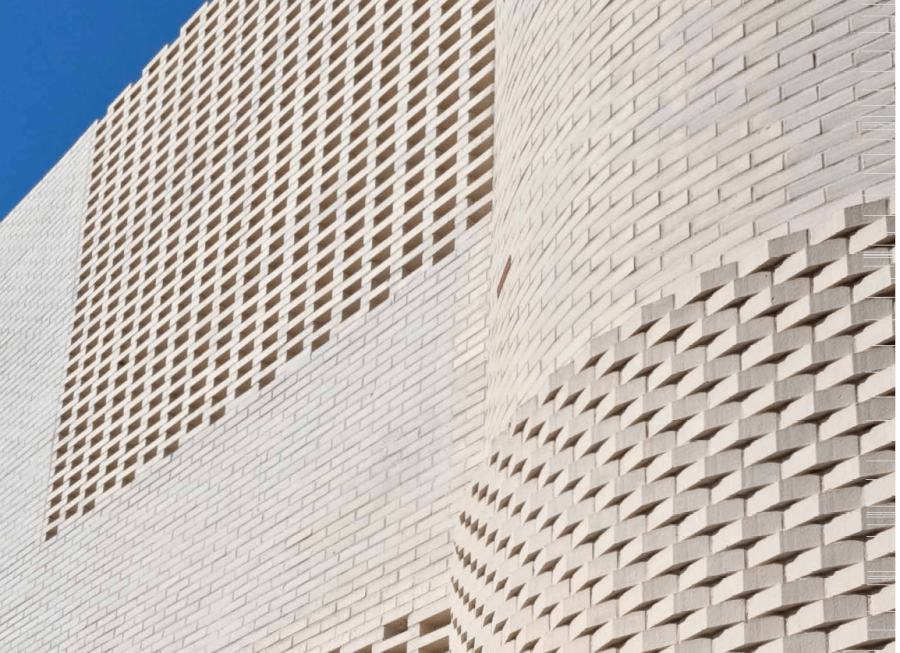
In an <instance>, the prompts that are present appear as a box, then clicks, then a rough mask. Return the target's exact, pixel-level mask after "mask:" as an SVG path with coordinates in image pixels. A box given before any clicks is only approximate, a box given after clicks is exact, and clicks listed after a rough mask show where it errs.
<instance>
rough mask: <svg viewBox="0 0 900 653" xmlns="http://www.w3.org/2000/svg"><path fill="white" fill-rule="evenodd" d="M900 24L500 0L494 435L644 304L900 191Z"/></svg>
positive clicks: (826, 14) (814, 5)
mask: <svg viewBox="0 0 900 653" xmlns="http://www.w3.org/2000/svg"><path fill="white" fill-rule="evenodd" d="M893 16H894V5H893V4H892V3H887V2H881V3H879V2H874V3H863V2H856V1H850V0H847V1H844V2H840V1H838V0H822V1H799V2H795V1H790V2H772V1H771V0H745V1H742V0H725V1H721V2H720V1H716V2H711V1H709V0H707V1H700V2H697V1H686V2H681V1H669V0H666V1H664V2H658V1H656V0H630V1H626V2H597V1H588V0H580V1H573V0H549V1H545V2H520V1H518V0H499V1H498V2H497V20H496V47H497V100H496V120H495V122H496V131H497V147H496V149H495V154H496V164H495V172H494V177H495V187H496V189H497V190H496V213H495V217H494V220H493V228H494V248H495V252H496V254H495V257H494V258H493V261H492V276H493V279H494V283H495V284H496V283H497V282H498V281H499V279H500V277H501V275H502V269H503V265H504V263H505V262H506V260H507V256H509V255H511V256H512V258H513V260H514V261H515V266H514V269H513V271H512V272H511V273H510V275H509V278H508V279H507V280H506V282H505V284H504V290H503V293H502V295H501V296H500V297H499V298H498V299H497V300H496V301H495V302H494V305H493V306H492V318H491V321H492V327H491V329H492V338H491V341H490V366H491V383H490V390H489V398H488V401H489V412H490V414H489V430H490V433H489V435H493V434H495V433H497V432H500V431H502V430H504V429H506V428H507V427H508V426H509V420H510V418H511V416H512V410H513V409H514V408H515V406H517V405H518V404H519V402H521V401H523V400H524V399H525V398H526V397H527V396H530V394H531V393H532V392H533V391H534V387H535V385H536V384H537V383H538V382H539V380H540V379H541V378H544V377H546V375H547V374H549V373H551V372H553V371H554V370H556V369H558V368H559V367H561V366H562V365H564V364H566V362H567V361H568V360H570V359H571V357H572V355H573V354H574V352H575V351H577V350H578V349H579V348H580V347H582V346H584V345H585V344H586V343H587V341H588V339H590V338H591V337H593V336H597V335H599V334H600V333H603V332H605V331H606V330H607V329H608V328H609V327H610V326H616V325H618V324H619V323H620V322H621V320H622V319H624V316H625V315H627V314H629V312H630V311H631V310H632V309H633V307H635V306H641V305H644V304H646V303H649V302H653V301H655V300H658V299H660V298H661V297H663V296H664V295H667V294H671V293H673V292H675V290H676V289H677V287H678V285H679V284H680V283H681V282H682V281H685V282H688V283H689V282H691V281H692V280H693V279H695V278H696V277H697V276H698V275H699V274H700V273H702V272H703V271H705V270H707V269H710V268H715V267H718V266H719V265H722V264H725V263H729V262H732V261H737V260H739V259H740V258H741V256H743V255H744V253H745V252H747V251H749V250H750V249H752V248H753V247H755V246H756V245H757V244H759V243H761V242H765V240H768V239H770V238H772V237H775V236H781V235H784V234H787V233H793V232H794V231H797V230H802V229H805V228H807V227H810V226H812V225H815V224H817V223H820V222H822V221H823V220H826V219H828V218H829V217H830V216H831V215H832V214H833V213H834V212H835V211H836V210H838V211H839V210H840V209H841V208H844V207H846V206H850V205H852V204H859V203H862V202H864V201H867V200H870V199H877V198H879V197H883V196H885V195H887V194H892V193H893V192H894V191H893V185H894V175H893V171H894V142H893V116H894V62H893V56H894V55H893V34H892V33H891V32H892V31H893V25H894V17H893Z"/></svg>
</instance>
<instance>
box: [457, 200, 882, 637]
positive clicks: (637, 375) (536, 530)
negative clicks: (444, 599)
mask: <svg viewBox="0 0 900 653" xmlns="http://www.w3.org/2000/svg"><path fill="white" fill-rule="evenodd" d="M888 213H889V210H888V203H887V202H886V201H879V202H874V203H870V204H866V205H862V207H854V208H852V209H848V210H847V211H846V213H845V215H844V216H841V218H840V219H835V220H832V221H830V222H828V223H827V224H823V225H822V226H821V228H819V229H817V230H814V231H812V232H811V233H808V232H798V233H796V234H791V235H788V236H784V237H781V238H778V239H774V240H771V241H770V242H769V243H768V245H767V247H765V248H764V249H761V250H759V251H758V252H757V253H756V254H755V255H752V256H748V257H746V258H744V259H742V260H741V261H740V263H739V264H732V265H728V266H725V267H722V268H719V269H716V270H713V271H710V272H707V273H705V274H703V276H702V277H701V278H699V282H698V284H696V285H694V286H693V287H691V288H689V289H688V290H687V291H685V292H684V293H683V295H681V296H679V297H676V298H672V297H668V298H666V299H663V300H661V301H658V302H656V303H654V304H651V305H648V306H645V307H644V308H643V309H641V310H640V312H638V313H637V314H636V315H635V316H634V319H632V320H630V321H629V322H627V323H626V324H625V325H623V326H622V327H619V328H618V329H616V330H614V331H611V332H609V333H607V334H606V335H604V336H601V337H599V338H597V339H595V340H593V341H592V342H591V344H590V347H589V349H588V350H587V351H584V352H582V353H581V355H580V356H578V357H576V358H575V360H574V361H573V363H572V364H571V365H569V366H568V367H566V368H564V369H561V370H559V371H558V373H556V374H554V375H553V376H552V377H550V378H549V379H548V381H547V383H546V387H545V388H543V389H542V390H541V392H540V393H539V394H538V396H537V397H535V398H534V399H532V400H531V401H529V402H527V403H526V404H524V405H523V406H522V407H521V408H520V410H519V411H518V414H517V415H516V417H515V420H514V423H513V425H512V427H511V431H510V432H509V433H507V434H505V435H503V436H501V437H498V438H497V439H496V440H495V441H494V442H492V444H491V450H490V452H489V457H488V459H487V462H486V463H485V465H484V467H483V469H482V470H481V471H480V472H479V473H478V474H477V475H476V477H475V478H476V479H477V480H476V481H475V482H474V484H473V485H472V487H471V493H470V494H469V495H468V496H467V499H466V505H465V509H464V511H463V512H462V513H461V515H460V526H459V527H458V529H457V535H456V548H457V559H456V561H455V563H454V565H455V566H454V571H453V581H452V582H453V585H454V590H455V595H454V601H455V602H454V603H453V605H452V608H453V616H454V627H455V638H456V639H457V642H458V644H459V645H460V648H459V650H463V649H468V650H474V651H475V652H476V653H478V652H480V653H502V652H506V651H536V652H537V651H540V652H544V653H551V652H553V651H557V652H559V653H562V652H563V651H565V652H567V653H570V652H575V651H578V652H588V651H590V652H594V651H604V650H616V651H621V652H629V653H630V652H641V653H649V652H651V651H661V650H665V651H690V652H692V653H693V652H701V653H713V652H714V653H726V652H728V651H756V652H757V653H764V652H765V653H768V652H770V651H779V652H782V651H783V652H797V653H800V652H806V651H823V652H826V651H843V650H845V649H862V648H866V649H869V650H878V649H883V648H884V647H885V646H886V645H889V644H888V643H889V642H892V641H893V612H892V611H893V602H894V587H893V584H892V583H893V569H894V557H893V556H894V530H893V526H894V500H895V497H894V346H893V345H894V325H893V317H892V316H893V304H894V278H893V274H894V258H893V256H894V254H893V251H894V250H893V247H894V218H893V217H892V216H887V215H886V214H888ZM454 650H457V649H456V648H455V647H454ZM890 650H893V649H892V648H891V649H890Z"/></svg>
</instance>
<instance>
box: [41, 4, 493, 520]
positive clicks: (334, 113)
mask: <svg viewBox="0 0 900 653" xmlns="http://www.w3.org/2000/svg"><path fill="white" fill-rule="evenodd" d="M493 60H494V54H493V9H492V4H491V3H490V2H489V1H487V0H481V1H480V2H464V1H462V0H447V1H446V2H443V3H442V4H437V3H433V2H427V1H425V0H417V1H415V2H403V1H401V0H354V1H352V2H351V1H342V0H313V1H311V2H302V3H300V2H286V1H284V0H264V1H260V2H246V3H245V2H242V1H241V0H218V1H217V2H212V3H208V4H207V5H205V6H204V7H203V8H202V9H201V10H200V11H199V12H198V13H197V15H196V16H195V17H194V18H192V19H191V20H190V21H189V22H188V24H187V25H186V26H185V28H184V29H183V30H182V34H181V36H180V37H179V39H178V40H176V41H175V42H174V43H173V44H172V45H170V46H168V47H166V48H165V49H164V50H163V51H162V52H161V53H160V54H159V55H158V56H157V57H156V58H155V59H154V60H153V61H152V62H151V63H150V64H149V66H148V67H147V68H146V70H145V72H144V75H143V76H142V78H141V79H140V81H138V82H137V83H136V84H135V85H133V86H131V87H129V88H128V89H127V90H126V91H125V92H124V93H123V94H122V95H121V96H120V97H119V99H118V100H116V101H115V102H114V103H113V104H112V106H111V107H110V109H109V112H108V114H107V116H106V117H105V118H104V119H103V120H101V121H100V122H99V124H98V126H97V128H96V131H97V139H96V143H95V147H94V152H93V158H92V171H91V186H90V196H89V198H88V213H87V221H86V224H85V227H84V236H83V245H82V257H81V260H80V270H79V285H78V290H77V293H78V294H77V298H78V303H77V305H76V315H75V322H74V332H73V336H72V345H71V348H70V350H69V356H70V357H69V364H68V368H67V383H66V387H67V391H66V394H65V395H64V397H63V412H62V415H61V419H60V424H59V432H58V441H57V444H56V457H55V467H54V474H53V478H52V484H51V489H50V494H51V508H50V511H49V513H48V531H47V534H48V537H52V536H54V535H55V534H56V533H57V532H58V529H59V527H60V525H61V524H62V523H63V522H65V521H66V520H69V519H72V518H74V517H76V516H77V515H79V514H84V513H87V512H89V511H91V510H93V508H94V506H95V505H96V500H97V497H98V496H99V495H100V494H102V493H104V492H108V491H111V490H113V489H114V488H116V487H121V486H123V485H127V484H129V483H131V482H132V481H133V480H134V478H135V474H136V470H137V468H138V467H140V466H141V464H143V463H145V462H148V461H151V460H153V459H156V458H160V457H162V456H165V455H169V454H171V453H172V452H173V451H174V450H175V448H177V446H178V445H179V442H180V439H179V438H180V437H181V435H182V434H184V433H185V432H187V431H192V430H195V429H197V428H200V427H202V426H205V425H208V424H211V423H213V422H215V421H217V420H218V419H221V418H222V417H223V416H224V415H225V414H226V412H227V411H228V407H229V405H230V401H232V400H234V399H236V398H238V397H241V396H242V395H244V394H245V393H246V392H247V391H249V390H250V389H251V388H259V389H261V388H265V387H267V386H268V385H269V384H271V383H273V382H274V381H275V380H276V378H278V375H279V374H280V372H279V368H280V366H282V365H284V364H285V363H286V362H288V361H290V360H293V359H294V358H296V357H297V356H299V355H300V354H301V353H302V352H304V351H307V350H312V351H316V350H318V349H320V348H321V347H322V346H323V345H324V344H325V343H326V342H328V341H329V339H330V337H331V335H330V334H331V332H332V329H333V326H334V325H335V324H340V323H343V322H347V321H358V320H359V319H360V317H359V315H357V313H360V314H361V313H364V312H365V311H368V310H371V309H373V308H375V307H377V306H379V305H381V304H382V303H384V302H385V301H387V300H388V298H389V296H390V288H391V286H392V284H394V283H396V282H397V281H398V280H400V279H402V278H405V277H407V276H410V275H413V274H421V273H422V272H421V271H420V270H419V268H422V269H423V270H427V269H429V268H430V266H432V265H435V264H439V263H440V262H441V261H443V260H444V259H445V258H447V257H448V256H449V255H450V254H451V253H453V252H454V250H455V248H456V241H457V239H458V237H459V235H460V234H461V233H463V232H464V231H465V230H466V229H469V228H471V227H472V226H473V225H475V224H477V223H478V222H479V221H481V219H482V218H484V216H486V215H487V214H488V213H489V211H490V209H491V196H492V181H491V167H492V154H491V146H492V144H493V139H492V130H493V127H492V100H493ZM423 266H424V267H423Z"/></svg>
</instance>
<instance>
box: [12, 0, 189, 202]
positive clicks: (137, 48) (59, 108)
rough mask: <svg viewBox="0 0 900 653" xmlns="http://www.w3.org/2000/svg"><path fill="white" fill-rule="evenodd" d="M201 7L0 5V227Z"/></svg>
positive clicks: (181, 3)
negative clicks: (0, 223) (1, 63)
mask: <svg viewBox="0 0 900 653" xmlns="http://www.w3.org/2000/svg"><path fill="white" fill-rule="evenodd" d="M202 4H203V0H0V61H2V62H3V65H2V66H0V220H2V219H3V218H4V217H5V216H6V215H7V214H8V213H9V212H10V211H11V210H12V209H13V207H15V205H16V204H18V202H19V200H21V199H22V198H23V197H24V196H25V195H26V194H27V193H28V191H30V190H31V189H32V187H34V185H35V184H37V183H38V182H39V181H40V180H41V178H42V177H43V176H44V174H46V173H47V172H48V171H49V170H50V168H52V167H53V166H54V164H55V163H56V162H57V161H58V160H59V159H60V158H61V157H62V155H63V154H65V153H66V150H68V149H69V147H71V146H72V145H73V144H74V143H75V141H76V140H78V137H79V136H80V135H81V134H82V132H84V131H85V130H86V129H87V128H88V127H89V126H90V124H91V123H92V122H93V121H94V120H96V119H97V118H100V117H102V116H103V115H104V114H105V113H106V107H107V106H108V105H109V104H110V102H112V100H113V99H115V97H116V96H117V95H118V94H119V92H120V91H121V90H122V89H123V88H125V87H126V86H127V85H128V84H129V83H131V82H133V81H136V80H137V79H138V78H139V77H140V75H141V70H143V68H144V66H145V65H146V64H147V63H148V62H149V61H150V59H151V58H152V57H153V55H154V54H156V53H157V52H158V51H159V50H160V49H161V48H162V46H163V45H165V44H166V43H170V42H171V41H173V40H175V39H176V38H177V37H178V30H179V29H180V27H181V25H183V24H184V23H185V22H187V19H188V18H190V17H191V16H192V15H193V13H194V12H195V11H196V10H197V9H198V8H199V7H200V6H201V5H202Z"/></svg>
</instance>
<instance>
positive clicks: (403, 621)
mask: <svg viewBox="0 0 900 653" xmlns="http://www.w3.org/2000/svg"><path fill="white" fill-rule="evenodd" d="M408 629H409V618H408V617H400V618H399V619H395V620H394V621H391V622H390V623H387V624H385V625H384V639H391V638H392V637H396V636H397V635H399V634H400V633H405V632H406V631H407V630H408Z"/></svg>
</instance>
